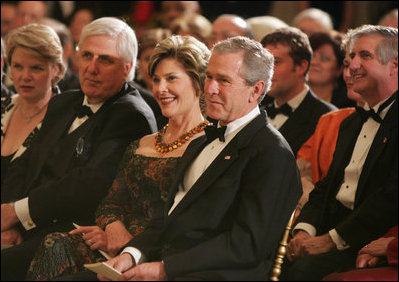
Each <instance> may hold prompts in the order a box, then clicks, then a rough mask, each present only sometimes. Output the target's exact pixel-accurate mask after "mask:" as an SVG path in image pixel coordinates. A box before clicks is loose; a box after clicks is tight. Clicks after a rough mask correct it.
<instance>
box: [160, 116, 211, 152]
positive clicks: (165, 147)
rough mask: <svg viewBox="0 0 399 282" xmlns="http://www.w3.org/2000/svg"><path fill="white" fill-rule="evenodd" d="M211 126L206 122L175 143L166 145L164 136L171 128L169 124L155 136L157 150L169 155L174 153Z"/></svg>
mask: <svg viewBox="0 0 399 282" xmlns="http://www.w3.org/2000/svg"><path fill="white" fill-rule="evenodd" d="M207 125H210V123H209V122H207V121H204V122H202V123H200V124H199V125H197V126H196V127H194V128H193V129H191V130H189V131H187V132H186V133H184V134H183V135H182V136H180V137H179V138H177V139H176V140H175V141H173V142H172V143H169V144H165V143H163V142H162V140H163V136H164V135H165V132H166V129H167V128H168V126H169V123H168V124H167V125H165V126H164V127H163V128H162V129H161V130H160V131H159V132H158V133H157V134H156V135H155V149H156V150H157V151H158V152H160V153H169V152H172V151H173V150H176V149H177V148H179V147H181V146H182V145H183V144H184V143H186V142H187V141H188V140H190V139H191V138H192V137H193V136H194V135H195V134H197V133H199V132H201V131H203V130H204V128H205V127H206V126H207Z"/></svg>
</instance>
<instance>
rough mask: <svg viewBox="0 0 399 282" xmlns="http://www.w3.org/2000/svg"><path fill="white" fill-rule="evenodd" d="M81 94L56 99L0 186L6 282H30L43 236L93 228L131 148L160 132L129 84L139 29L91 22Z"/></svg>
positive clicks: (85, 36) (82, 49) (82, 50)
mask: <svg viewBox="0 0 399 282" xmlns="http://www.w3.org/2000/svg"><path fill="white" fill-rule="evenodd" d="M79 56H80V65H79V68H80V69H79V79H80V84H81V89H82V90H73V91H70V92H65V94H60V95H58V96H56V97H54V99H52V100H51V101H50V104H49V106H48V110H47V113H46V116H45V118H44V120H43V125H42V128H41V131H40V133H39V135H38V137H37V139H36V140H35V143H34V144H32V150H31V151H30V153H29V154H27V155H26V156H24V159H23V160H21V164H20V165H19V166H18V167H17V166H15V167H13V168H12V171H10V173H9V177H8V178H7V179H6V180H5V184H4V186H3V187H1V189H6V190H7V191H8V192H9V193H10V194H9V203H7V204H2V205H1V239H2V242H1V243H2V245H4V244H8V245H10V244H12V242H15V241H16V240H15V238H16V237H17V238H22V241H23V242H22V243H21V244H19V245H16V246H11V247H9V248H7V249H5V250H2V252H1V279H2V280H24V277H25V274H26V270H27V267H28V266H29V263H30V260H31V259H32V257H33V255H34V252H35V250H36V248H37V246H38V244H39V243H40V241H41V240H42V238H43V237H44V236H45V235H46V234H48V233H51V232H54V231H69V230H71V228H72V225H71V223H72V222H76V223H78V224H82V225H84V224H86V225H89V224H92V219H93V216H94V211H95V209H96V207H97V206H98V204H99V202H100V200H101V199H102V198H103V197H104V196H105V195H106V193H107V190H108V189H109V187H110V185H111V183H112V181H113V179H114V178H115V173H116V168H117V165H118V163H119V161H120V158H121V157H122V154H123V152H124V150H125V149H126V146H127V144H128V143H129V142H130V141H132V140H135V139H138V138H140V137H142V136H144V135H146V134H150V133H152V132H155V131H156V128H157V127H156V121H155V118H154V115H153V112H152V111H151V109H150V108H149V106H148V105H147V104H146V102H145V101H144V100H143V98H142V97H141V96H140V95H139V93H138V92H137V90H136V89H135V88H133V87H132V86H131V85H129V84H128V83H126V81H131V80H132V79H133V75H134V69H135V63H136V56H137V40H136V36H135V34H134V31H133V30H132V29H131V28H130V27H129V26H128V25H127V24H125V23H124V22H122V21H120V20H117V19H114V18H101V19H98V20H96V21H94V22H92V23H91V24H89V25H87V26H86V27H85V28H84V30H83V32H82V35H81V39H80V42H79Z"/></svg>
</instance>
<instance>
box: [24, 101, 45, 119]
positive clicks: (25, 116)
mask: <svg viewBox="0 0 399 282" xmlns="http://www.w3.org/2000/svg"><path fill="white" fill-rule="evenodd" d="M47 105H48V103H47V104H45V105H44V106H43V107H41V108H40V109H39V111H37V112H36V113H34V114H33V115H25V114H24V113H23V112H22V108H19V113H20V115H21V117H22V118H23V119H25V120H26V122H27V123H30V122H31V121H32V119H33V118H34V117H35V116H37V115H39V114H40V113H41V112H43V110H44V109H45V108H46V107H47Z"/></svg>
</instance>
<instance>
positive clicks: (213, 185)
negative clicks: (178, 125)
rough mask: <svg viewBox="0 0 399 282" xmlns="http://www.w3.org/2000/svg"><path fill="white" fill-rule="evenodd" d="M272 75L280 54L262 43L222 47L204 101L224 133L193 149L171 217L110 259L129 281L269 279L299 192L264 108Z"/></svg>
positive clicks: (291, 161)
mask: <svg viewBox="0 0 399 282" xmlns="http://www.w3.org/2000/svg"><path fill="white" fill-rule="evenodd" d="M272 74H273V56H272V55H271V54H270V53H269V52H267V51H266V50H265V49H264V48H262V45H260V43H259V42H256V41H254V40H251V39H249V38H247V37H232V38H229V39H227V40H225V41H222V42H219V43H218V44H216V45H215V47H214V48H213V52H212V56H211V59H210V61H209V65H208V68H207V71H206V80H205V97H206V98H205V99H206V103H207V112H208V115H209V116H210V117H211V118H213V119H215V120H218V126H219V127H218V128H216V127H212V126H211V127H208V128H207V129H206V136H201V137H199V138H198V139H196V140H194V141H192V142H191V143H190V145H189V147H188V148H187V150H186V152H185V153H184V155H183V157H182V159H181V163H180V165H179V166H178V168H177V172H176V178H175V181H174V184H173V185H172V188H171V193H170V196H169V199H168V201H167V204H166V210H165V215H164V218H159V219H157V220H154V221H153V222H151V224H150V225H149V228H148V229H146V231H144V232H143V233H142V234H140V235H138V236H136V237H135V238H133V239H132V240H131V241H130V242H129V243H128V244H127V247H126V248H125V249H124V250H123V251H122V254H121V255H119V256H117V257H116V258H114V259H112V260H109V261H108V262H107V263H108V264H110V265H112V266H114V267H116V268H117V269H119V270H120V271H122V272H123V275H124V278H126V279H139V280H162V279H169V280H183V281H187V280H198V279H199V280H263V279H266V278H267V277H268V272H269V270H270V268H271V265H272V262H273V259H274V256H275V252H276V250H277V247H278V242H279V240H280V239H281V236H282V234H283V230H284V228H285V226H286V224H287V222H288V219H289V217H290V215H291V213H292V211H293V209H294V208H295V206H296V203H297V201H298V199H299V197H300V194H301V184H300V177H299V174H298V170H297V168H296V163H295V158H294V155H293V154H292V152H291V150H290V149H289V146H288V144H287V143H286V141H285V140H284V138H283V137H282V136H281V134H280V133H278V131H276V130H275V129H274V128H273V127H272V126H270V125H269V124H268V121H267V118H266V115H265V113H264V112H263V113H261V111H260V109H259V107H258V103H259V102H260V101H261V100H262V98H263V96H264V95H265V93H266V91H267V90H268V89H269V87H270V80H271V77H272ZM211 133H214V134H211ZM212 135H213V137H212ZM126 252H128V253H126ZM129 252H130V253H129ZM142 262H145V263H142ZM99 278H100V279H101V278H102V277H101V276H100V277H99Z"/></svg>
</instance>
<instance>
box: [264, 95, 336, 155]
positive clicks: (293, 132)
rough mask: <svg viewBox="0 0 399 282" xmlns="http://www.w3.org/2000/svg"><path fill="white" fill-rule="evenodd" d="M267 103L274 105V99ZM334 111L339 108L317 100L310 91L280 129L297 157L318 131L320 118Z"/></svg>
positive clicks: (268, 100)
mask: <svg viewBox="0 0 399 282" xmlns="http://www.w3.org/2000/svg"><path fill="white" fill-rule="evenodd" d="M265 101H266V103H274V99H273V98H267V100H265ZM333 110H337V107H335V106H334V105H332V104H329V103H326V102H324V101H323V100H321V99H319V98H317V97H316V95H315V94H313V92H312V91H311V90H309V91H308V93H307V94H306V96H305V99H303V101H302V103H301V104H300V105H299V107H298V108H297V109H296V110H295V111H294V112H293V113H292V115H291V116H290V117H289V118H288V119H287V121H286V122H285V123H284V124H283V125H282V126H281V127H280V129H279V131H280V133H281V134H282V135H283V136H284V138H285V139H286V140H287V142H288V144H290V146H291V149H292V151H293V152H294V155H295V157H296V154H297V152H298V151H299V149H300V148H301V147H302V145H303V144H304V143H305V142H306V141H307V140H308V139H309V138H310V136H312V134H313V133H314V131H315V130H316V126H317V122H318V121H319V119H320V117H321V116H322V115H324V114H325V113H328V112H330V111H333Z"/></svg>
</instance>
